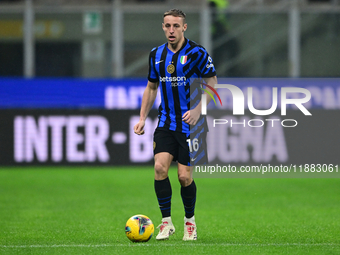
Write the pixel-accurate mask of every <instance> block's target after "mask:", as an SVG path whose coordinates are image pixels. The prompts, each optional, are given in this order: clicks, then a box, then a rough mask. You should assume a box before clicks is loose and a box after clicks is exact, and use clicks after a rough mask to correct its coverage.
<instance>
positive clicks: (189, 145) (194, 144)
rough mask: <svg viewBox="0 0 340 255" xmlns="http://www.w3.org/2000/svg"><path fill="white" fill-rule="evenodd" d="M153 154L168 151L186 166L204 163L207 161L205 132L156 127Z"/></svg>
mask: <svg viewBox="0 0 340 255" xmlns="http://www.w3.org/2000/svg"><path fill="white" fill-rule="evenodd" d="M153 141H154V143H153V148H154V149H153V152H154V155H156V154H157V153H160V152H168V153H170V154H171V155H172V156H173V157H174V159H173V161H177V162H178V163H180V164H182V165H186V166H192V165H201V164H202V165H205V164H207V163H208V156H207V143H206V132H201V133H199V134H196V135H195V136H194V137H193V136H190V134H185V133H181V132H176V131H171V130H168V129H166V128H160V127H158V128H156V130H155V133H154V138H153Z"/></svg>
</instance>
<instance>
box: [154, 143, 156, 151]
mask: <svg viewBox="0 0 340 255" xmlns="http://www.w3.org/2000/svg"><path fill="white" fill-rule="evenodd" d="M155 149H156V142H153V150H155Z"/></svg>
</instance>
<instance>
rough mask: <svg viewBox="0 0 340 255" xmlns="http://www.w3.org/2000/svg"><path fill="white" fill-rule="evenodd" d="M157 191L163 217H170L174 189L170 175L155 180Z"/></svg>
mask: <svg viewBox="0 0 340 255" xmlns="http://www.w3.org/2000/svg"><path fill="white" fill-rule="evenodd" d="M155 191H156V196H157V199H158V204H159V208H160V209H161V212H162V217H163V218H164V217H170V215H171V195H172V190H171V184H170V180H169V177H167V178H165V179H164V180H161V181H157V180H155Z"/></svg>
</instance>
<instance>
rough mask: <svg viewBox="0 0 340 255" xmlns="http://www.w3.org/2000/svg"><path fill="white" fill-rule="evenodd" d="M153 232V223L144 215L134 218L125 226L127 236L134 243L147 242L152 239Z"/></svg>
mask: <svg viewBox="0 0 340 255" xmlns="http://www.w3.org/2000/svg"><path fill="white" fill-rule="evenodd" d="M153 232H154V226H153V223H152V221H151V220H150V218H149V217H147V216H145V215H142V214H137V215H134V216H132V217H131V218H130V219H128V221H127V222H126V225H125V234H126V236H127V238H129V239H130V240H131V241H132V242H147V241H149V240H150V239H151V237H152V235H153Z"/></svg>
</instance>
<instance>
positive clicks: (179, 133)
mask: <svg viewBox="0 0 340 255" xmlns="http://www.w3.org/2000/svg"><path fill="white" fill-rule="evenodd" d="M162 27H163V31H164V33H165V37H166V39H167V42H166V43H165V44H163V45H161V46H159V47H156V48H154V49H152V51H151V53H150V56H149V75H148V83H147V86H146V89H145V91H144V94H143V99H142V106H141V110H140V120H139V122H138V123H137V124H136V125H135V126H134V132H135V133H136V134H138V135H142V134H144V125H145V119H146V118H147V116H148V113H149V111H150V109H151V107H152V105H153V104H154V101H155V98H156V95H157V89H158V87H159V88H160V92H161V104H160V106H159V110H158V112H159V115H158V118H159V122H158V126H157V128H156V130H155V133H154V160H155V165H154V168H155V182H154V188H155V192H156V196H157V198H158V203H159V207H160V210H161V213H162V223H161V225H159V227H160V231H159V233H158V235H157V237H156V239H157V240H164V239H168V238H169V236H170V235H172V234H173V233H174V232H175V227H174V225H173V223H172V220H171V196H172V190H171V185H170V180H169V178H168V171H169V167H170V164H171V162H172V161H176V162H177V166H178V180H179V182H180V184H181V197H182V201H183V204H184V209H185V217H184V237H183V240H185V241H186V240H196V239H197V227H196V223H195V216H194V210H195V202H196V185H195V182H194V180H193V179H192V167H191V166H192V165H193V164H196V163H197V164H206V163H207V154H206V149H205V146H203V145H204V144H205V136H206V131H207V125H206V119H205V116H204V115H201V101H200V98H201V97H200V95H201V94H202V90H200V89H199V87H197V83H196V88H195V87H193V86H194V85H195V84H194V83H193V82H192V81H193V80H200V81H202V82H201V83H198V84H199V85H200V84H208V86H212V87H214V85H215V84H216V83H217V78H216V71H215V67H214V64H213V62H212V59H211V57H210V56H209V54H208V53H207V51H206V50H205V49H204V48H203V47H202V46H200V45H198V44H197V43H195V42H193V41H191V40H189V39H187V38H185V37H184V32H185V31H186V30H187V23H186V21H185V13H183V12H182V11H181V10H178V9H172V10H170V11H167V12H165V13H164V15H163V24H162ZM200 86H201V85H200ZM208 98H210V97H207V102H209V101H210V100H209V99H208ZM193 137H195V139H197V140H196V148H194V150H193V149H192V147H193V146H192V144H191V143H193V142H194V141H192V140H193V139H192V138H193ZM189 143H190V144H189ZM194 147H195V146H194ZM197 147H198V148H197ZM190 148H191V149H190Z"/></svg>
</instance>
